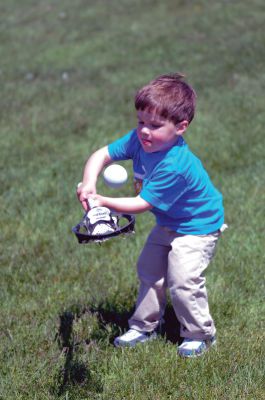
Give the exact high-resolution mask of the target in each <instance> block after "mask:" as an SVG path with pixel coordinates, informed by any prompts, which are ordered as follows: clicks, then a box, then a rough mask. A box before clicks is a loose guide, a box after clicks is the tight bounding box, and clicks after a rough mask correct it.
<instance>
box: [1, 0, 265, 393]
mask: <svg viewBox="0 0 265 400" xmlns="http://www.w3.org/2000/svg"><path fill="white" fill-rule="evenodd" d="M0 13H1V25H0V35H1V46H0V60H1V61H0V84H1V96H0V112H1V120H0V133H1V136H0V140H1V142H0V145H1V210H0V213H1V236H2V240H1V242H2V248H1V279H0V301H1V313H0V328H1V329H0V338H1V340H0V346H1V350H0V374H1V376H0V399H2V400H18V399H20V400H25V399H29V400H33V399H36V400H44V399H45V400H46V399H49V400H50V399H65V400H67V399H71V400H72V399H73V400H74V399H80V400H81V399H82V400H85V399H91V400H92V399H95V400H96V399H102V400H103V399H104V400H121V399H126V400H127V399H128V400H132V399H133V400H147V399H150V400H164V399H168V400H176V399H179V400H184V399H185V400H190V399H195V400H208V399H209V400H212V399H227V400H230V399H250V400H254V399H255V400H262V399H265V382H264V376H265V371H264V369H265V368H264V364H265V363H264V353H265V352H264V348H265V346H264V341H265V335H264V327H265V317H264V314H265V313H264V312H265V309H264V293H265V285H264V248H263V246H264V201H265V193H264V183H265V182H264V180H265V179H264V166H265V165H264V164H265V163H264V158H265V157H264V155H265V154H264V153H265V151H264V146H265V141H264V126H265V113H264V90H265V72H264V61H265V47H264V43H265V30H264V25H265V3H264V0H252V1H251V2H249V1H247V0H241V1H239V0H238V1H237V0H235V1H227V0H219V1H217V0H212V1H206V0H199V1H196V2H195V1H191V0H187V1H183V0H164V1H157V0H152V1H151V0H141V1H140V0H131V1H129V0H119V1H118V0H112V1H110V0H99V1H85V0H75V1H70V0H64V1H63V2H59V1H58V0H45V1H44V0H39V1H33V0H24V1H18V0H2V1H1V3H0ZM173 71H181V72H183V73H185V74H186V76H187V78H188V80H189V81H190V83H191V84H192V85H193V86H194V87H195V89H196V91H197V94H198V109H197V116H196V118H195V120H194V122H193V123H192V125H191V127H190V129H189V132H188V133H187V135H186V140H187V141H188V143H189V145H190V147H191V148H192V149H193V150H194V151H195V152H196V154H197V155H198V156H199V157H200V158H201V159H202V161H203V163H204V165H205V166H206V168H207V169H208V171H209V173H210V175H211V177H212V179H213V181H214V183H215V184H216V186H217V187H218V188H219V189H220V190H221V191H222V193H223V195H224V201H225V210H226V222H227V223H228V224H229V230H228V231H227V232H226V233H225V235H224V236H223V238H222V239H221V241H220V246H219V249H218V252H217V255H216V258H215V260H214V262H213V263H212V264H211V266H210V267H209V269H208V271H207V283H208V292H209V300H210V306H211V311H212V314H213V316H214V319H215V322H216V325H217V328H218V347H217V349H216V350H214V351H211V352H209V353H207V354H206V355H205V356H204V357H202V358H199V359H192V360H181V359H179V358H178V357H177V356H176V345H175V341H176V340H175V339H176V336H174V334H176V332H177V323H176V321H175V320H174V317H173V313H172V307H171V305H170V302H168V307H167V312H166V334H167V335H162V336H161V338H159V340H158V341H154V342H152V343H150V344H148V345H146V346H143V347H141V346H139V347H137V348H135V349H124V350H119V349H115V348H114V347H113V345H112V341H113V338H114V337H115V335H117V334H118V333H120V332H121V331H122V330H123V329H125V328H126V326H127V318H128V316H129V315H130V313H131V312H132V310H133V306H134V301H135V297H136V293H137V285H138V283H137V277H136V271H135V263H136V260H137V256H138V254H139V252H140V249H141V247H142V245H143V242H144V240H145V238H146V236H147V234H148V232H149V230H150V228H151V226H152V225H153V223H154V220H153V218H152V217H151V216H150V215H149V214H144V215H139V216H138V217H137V224H136V234H135V235H134V236H133V238H131V239H127V240H118V239H116V240H113V241H109V242H107V243H105V244H103V245H102V246H97V245H95V246H92V245H91V246H80V245H78V243H77V241H76V239H75V237H74V235H73V234H72V233H71V227H72V226H73V225H74V224H75V223H77V222H78V221H79V220H80V218H81V216H82V211H81V208H80V205H79V203H78V202H77V200H76V196H75V186H76V184H77V182H79V181H80V180H81V178H82V169H83V165H84V162H85V160H86V158H87V157H88V155H89V154H90V153H91V152H92V151H94V150H95V149H97V148H98V147H100V146H103V145H105V144H107V143H109V142H110V141H111V140H113V139H115V138H118V137H119V136H120V135H122V134H124V133H126V132H127V131H129V130H130V129H131V128H133V127H134V126H135V113H134V109H133V95H134V93H135V91H136V89H137V88H138V87H139V86H141V85H142V84H144V83H146V82H147V81H148V80H150V79H151V78H153V77H155V76H156V75H158V74H160V73H166V72H173ZM124 165H125V166H126V168H128V171H129V174H130V180H131V177H132V174H131V167H130V164H127V162H126V163H124ZM98 191H99V192H102V193H105V194H112V192H111V190H108V189H107V188H106V187H105V186H104V185H103V182H102V180H101V179H100V180H99V183H98ZM120 194H121V195H122V196H123V195H132V194H133V189H132V183H131V182H129V184H128V185H126V186H125V187H124V188H123V189H122V190H121V192H120Z"/></svg>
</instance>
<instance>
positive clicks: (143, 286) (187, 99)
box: [77, 73, 224, 357]
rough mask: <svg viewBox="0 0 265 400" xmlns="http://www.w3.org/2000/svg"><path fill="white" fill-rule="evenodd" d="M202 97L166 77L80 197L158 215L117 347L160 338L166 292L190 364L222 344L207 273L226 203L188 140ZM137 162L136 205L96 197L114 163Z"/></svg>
mask: <svg viewBox="0 0 265 400" xmlns="http://www.w3.org/2000/svg"><path fill="white" fill-rule="evenodd" d="M195 103H196V94H195V92H194V90H193V89H192V87H191V86H190V85H188V84H187V82H185V81H184V79H183V76H182V75H180V74H178V73H176V74H169V75H161V76H159V77H157V78H156V79H154V80H153V81H151V82H150V83H149V84H147V85H146V86H144V87H143V88H141V89H140V90H139V91H138V92H137V93H136V96H135V108H136V110H137V117H138V126H137V129H134V130H132V131H131V132H129V133H128V134H127V135H125V136H124V137H122V138H120V139H118V140H116V141H115V142H113V143H111V144H109V145H108V146H105V147H103V148H101V149H99V150H98V151H96V152H95V153H93V154H92V155H91V157H90V158H89V159H88V161H87V163H86V165H85V169H84V175H83V183H82V185H81V186H80V187H79V188H78V189H77V196H78V198H79V200H80V202H81V203H82V205H83V207H84V209H85V210H87V199H89V198H93V199H94V200H95V201H96V204H97V205H98V206H105V207H108V208H110V209H112V210H115V211H117V212H121V213H130V214H135V213H141V212H145V211H148V210H149V211H151V212H152V213H153V214H154V215H155V217H156V223H157V225H156V226H155V227H154V228H153V230H152V231H151V233H150V235H149V237H148V239H147V242H146V244H145V246H144V248H143V250H142V253H141V255H140V257H139V261H138V277H139V280H140V289H139V294H138V299H137V303H136V308H135V312H134V314H133V316H132V317H131V319H130V320H129V327H130V329H129V330H128V332H126V333H125V334H123V335H122V336H120V337H117V338H116V339H115V341H114V344H115V346H134V345H135V344H136V343H138V342H141V343H143V342H145V341H147V340H152V339H154V338H155V337H156V330H157V328H158V326H159V323H160V321H161V320H162V318H163V313H164V310H165V306H166V289H167V288H168V289H169V293H170V296H171V301H172V305H173V307H174V311H175V313H176V316H177V319H178V320H179V322H180V326H181V331H180V334H181V336H182V337H183V339H184V340H183V342H182V344H181V345H180V346H179V347H178V353H179V354H180V355H181V356H183V357H192V356H196V355H201V354H202V353H203V352H205V351H206V350H207V349H208V348H209V347H210V346H211V345H212V344H214V343H215V332H216V329H215V326H214V322H213V319H212V317H211V315H210V313H209V307H208V299H207V292H206V288H205V278H204V276H203V272H204V270H205V269H206V267H207V266H208V264H209V262H210V260H211V259H212V257H213V255H214V250H215V246H216V243H217V241H218V238H219V236H220V232H221V230H222V226H223V223H224V211H223V205H222V195H221V194H220V193H219V192H218V191H217V190H216V188H215V187H214V186H213V184H212V182H211V181H210V178H209V176H208V175H207V173H206V171H205V170H204V168H203V166H202V164H201V162H200V161H199V159H198V158H197V157H195V156H194V154H193V153H192V152H191V151H190V150H189V148H188V146H187V144H186V142H185V141H184V139H183V137H182V136H183V134H184V133H185V131H186V130H187V128H188V126H189V124H190V123H191V121H192V119H193V117H194V112H195ZM125 159H132V161H133V170H134V178H135V188H136V189H137V195H136V197H128V198H127V197H126V198H110V197H104V196H101V195H99V194H97V193H96V182H97V177H98V175H99V174H100V172H101V170H102V169H103V167H104V166H105V165H107V164H109V163H111V162H113V161H117V160H125Z"/></svg>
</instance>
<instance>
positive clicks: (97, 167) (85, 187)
mask: <svg viewBox="0 0 265 400" xmlns="http://www.w3.org/2000/svg"><path fill="white" fill-rule="evenodd" d="M111 162H112V159H111V157H110V155H109V151H108V146H104V147H102V148H101V149H99V150H97V151H95V152H94V153H93V154H92V155H91V156H90V157H89V159H88V160H87V162H86V164H85V168H84V173H83V180H82V185H80V186H79V187H78V188H77V189H76V194H77V197H78V199H79V201H80V203H81V204H82V206H83V208H84V209H85V210H87V208H88V207H87V199H88V197H89V195H91V194H95V193H96V184H97V179H98V176H99V174H100V172H101V171H102V169H103V168H104V166H105V165H107V164H109V163H111Z"/></svg>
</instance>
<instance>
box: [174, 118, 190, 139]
mask: <svg viewBox="0 0 265 400" xmlns="http://www.w3.org/2000/svg"><path fill="white" fill-rule="evenodd" d="M188 126H189V122H188V121H187V120H186V119H184V120H183V121H181V122H179V123H178V124H176V135H177V136H181V135H183V134H184V133H185V132H186V129H187V128H188Z"/></svg>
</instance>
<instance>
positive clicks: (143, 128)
mask: <svg viewBox="0 0 265 400" xmlns="http://www.w3.org/2000/svg"><path fill="white" fill-rule="evenodd" d="M141 134H142V136H144V137H147V136H149V135H150V130H149V129H148V128H147V126H143V127H142V128H141Z"/></svg>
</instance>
